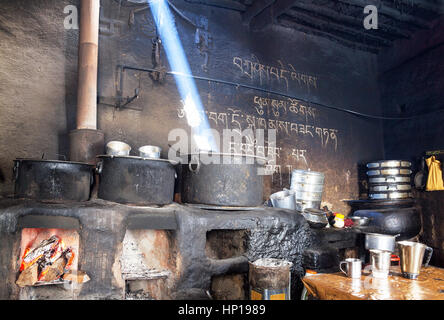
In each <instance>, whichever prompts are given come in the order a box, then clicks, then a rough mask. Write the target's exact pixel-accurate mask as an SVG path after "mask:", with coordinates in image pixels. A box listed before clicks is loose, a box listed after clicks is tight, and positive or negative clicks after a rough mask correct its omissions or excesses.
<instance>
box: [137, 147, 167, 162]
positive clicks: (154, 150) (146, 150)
mask: <svg viewBox="0 0 444 320" xmlns="http://www.w3.org/2000/svg"><path fill="white" fill-rule="evenodd" d="M161 151H162V149H161V148H160V147H157V146H143V147H140V148H139V156H140V157H142V158H152V159H159V158H160V152H161Z"/></svg>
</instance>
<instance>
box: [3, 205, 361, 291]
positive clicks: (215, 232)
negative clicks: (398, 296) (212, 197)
mask: <svg viewBox="0 0 444 320" xmlns="http://www.w3.org/2000/svg"><path fill="white" fill-rule="evenodd" d="M0 237H1V239H2V241H1V243H0V248H1V249H0V271H1V274H2V275H3V276H2V277H1V278H0V298H1V299H210V298H213V299H246V298H248V292H249V287H248V261H253V260H255V259H259V258H263V257H270V258H283V259H286V260H289V261H291V262H293V269H292V279H293V281H292V282H293V283H292V292H293V295H292V296H293V297H297V295H298V291H299V289H300V280H299V277H300V276H302V275H303V274H304V273H305V268H306V267H309V268H310V269H316V268H317V267H319V269H322V268H321V267H322V264H323V265H324V266H327V268H328V267H329V266H330V265H331V267H332V268H335V267H334V265H335V262H332V261H337V260H338V259H339V258H340V256H341V255H343V254H344V248H350V247H353V246H354V245H355V244H354V242H355V238H356V237H355V234H354V233H353V232H349V231H347V230H328V229H326V230H324V231H320V230H315V229H311V228H310V227H309V226H308V224H307V222H306V221H305V219H304V218H303V216H302V215H300V214H295V212H294V211H290V210H285V209H276V208H269V207H257V208H247V209H240V208H237V209H235V208H231V209H230V208H218V207H216V208H211V207H205V206H204V207H200V206H193V205H180V204H177V203H173V204H170V205H166V206H162V207H159V206H130V205H122V204H117V203H113V202H108V201H104V200H101V199H93V200H91V201H87V202H75V203H63V204H62V203H60V204H54V203H52V204H49V203H42V202H37V201H34V200H18V199H4V200H2V201H1V202H0ZM51 237H53V238H52V240H51V241H53V243H52V245H53V246H54V247H57V246H56V245H55V243H57V244H58V245H59V247H60V248H59V249H58V250H53V251H52V252H51V253H50V254H48V252H47V253H46V258H47V259H52V260H51V261H52V262H53V263H52V265H53V266H54V264H55V263H54V261H55V260H56V259H59V260H58V261H59V262H62V263H63V264H62V267H60V266H59V269H58V270H57V269H55V270H52V271H51V272H52V273H53V274H55V275H57V272H58V275H59V276H60V273H62V274H63V276H60V277H59V278H58V279H57V280H56V281H50V280H51V278H48V277H49V276H46V280H48V281H45V276H42V272H44V266H45V263H44V261H43V260H40V263H41V264H40V265H39V266H38V267H37V264H35V266H34V269H36V270H37V271H34V272H37V275H36V274H34V280H30V278H26V279H25V280H23V279H22V280H23V281H22V282H20V281H18V279H19V278H20V276H21V274H22V272H23V268H24V267H23V261H24V259H23V258H24V256H25V255H26V253H25V250H27V249H28V251H29V248H30V247H36V246H38V245H42V241H45V240H46V241H48V239H51ZM54 238H55V239H56V240H54ZM45 244H46V245H47V248H48V247H50V246H51V244H50V243H43V245H45ZM67 249H69V250H71V251H72V253H73V255H74V256H73V259H72V261H69V264H70V265H69V266H68V268H67V267H66V264H68V260H69V259H67V258H66V252H65V251H66V250H67ZM43 251H44V250H43ZM57 252H58V253H57ZM42 255H44V254H43V253H42V254H41V255H40V256H42ZM36 256H37V255H36ZM60 259H62V260H60ZM63 259H65V260H63ZM322 259H324V260H327V263H325V261H324V262H322V261H320V260H322ZM28 260H29V259H28ZM304 261H305V262H304ZM28 262H29V261H28ZM42 262H43V263H42ZM304 263H308V264H309V265H308V266H305V265H304ZM310 263H311V265H310ZM336 265H337V264H336ZM54 268H55V267H53V269H54ZM21 269H22V270H21ZM46 272H48V271H46ZM30 273H31V272H30ZM36 277H37V279H36ZM22 278H23V277H22ZM31 279H32V275H31ZM36 280H37V281H36ZM26 281H31V282H26ZM19 284H20V285H19Z"/></svg>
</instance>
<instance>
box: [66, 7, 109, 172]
mask: <svg viewBox="0 0 444 320" xmlns="http://www.w3.org/2000/svg"><path fill="white" fill-rule="evenodd" d="M80 5H81V9H80V36H79V59H78V73H79V74H78V87H77V125H76V128H77V129H76V130H73V131H71V132H70V134H69V137H70V147H69V158H70V160H71V161H78V162H87V163H91V164H94V163H95V162H96V161H97V159H96V156H97V155H99V154H103V150H104V145H105V138H104V133H103V132H102V131H100V130H97V70H98V68H97V65H98V53H99V19H100V0H81V2H80Z"/></svg>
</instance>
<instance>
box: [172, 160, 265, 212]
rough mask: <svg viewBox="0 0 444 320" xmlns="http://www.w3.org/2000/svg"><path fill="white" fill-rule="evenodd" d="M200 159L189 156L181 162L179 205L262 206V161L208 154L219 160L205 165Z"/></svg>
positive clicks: (204, 161)
mask: <svg viewBox="0 0 444 320" xmlns="http://www.w3.org/2000/svg"><path fill="white" fill-rule="evenodd" d="M204 157H205V156H203V154H190V155H187V156H186V157H184V160H183V161H182V188H181V195H182V202H184V203H194V204H207V205H216V206H234V207H254V206H259V205H261V204H262V203H263V195H262V193H263V172H261V171H264V170H260V169H264V166H265V162H266V159H264V158H261V157H256V156H250V155H234V154H224V153H211V157H218V158H219V163H217V161H216V163H208V161H206V160H205V158H204ZM224 158H225V160H224ZM228 159H230V160H229V161H231V163H229V164H228V163H226V161H227V160H228Z"/></svg>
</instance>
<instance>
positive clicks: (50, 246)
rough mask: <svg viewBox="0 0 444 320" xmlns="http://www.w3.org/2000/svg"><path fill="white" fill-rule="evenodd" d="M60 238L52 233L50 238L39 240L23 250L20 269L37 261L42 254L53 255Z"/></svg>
mask: <svg viewBox="0 0 444 320" xmlns="http://www.w3.org/2000/svg"><path fill="white" fill-rule="evenodd" d="M60 241H61V239H60V238H59V237H58V236H56V235H54V236H52V237H51V238H49V239H47V240H43V241H42V242H40V244H39V245H38V246H37V247H36V248H34V249H32V250H29V248H28V249H27V250H26V251H25V254H24V255H23V260H22V264H21V266H20V271H23V270H25V269H27V268H29V267H30V266H32V265H33V264H35V263H36V262H37V261H39V260H40V259H42V258H43V257H44V256H45V258H47V257H48V256H49V257H48V258H50V257H51V256H53V255H54V253H56V252H57V248H58V247H59V244H60Z"/></svg>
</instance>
